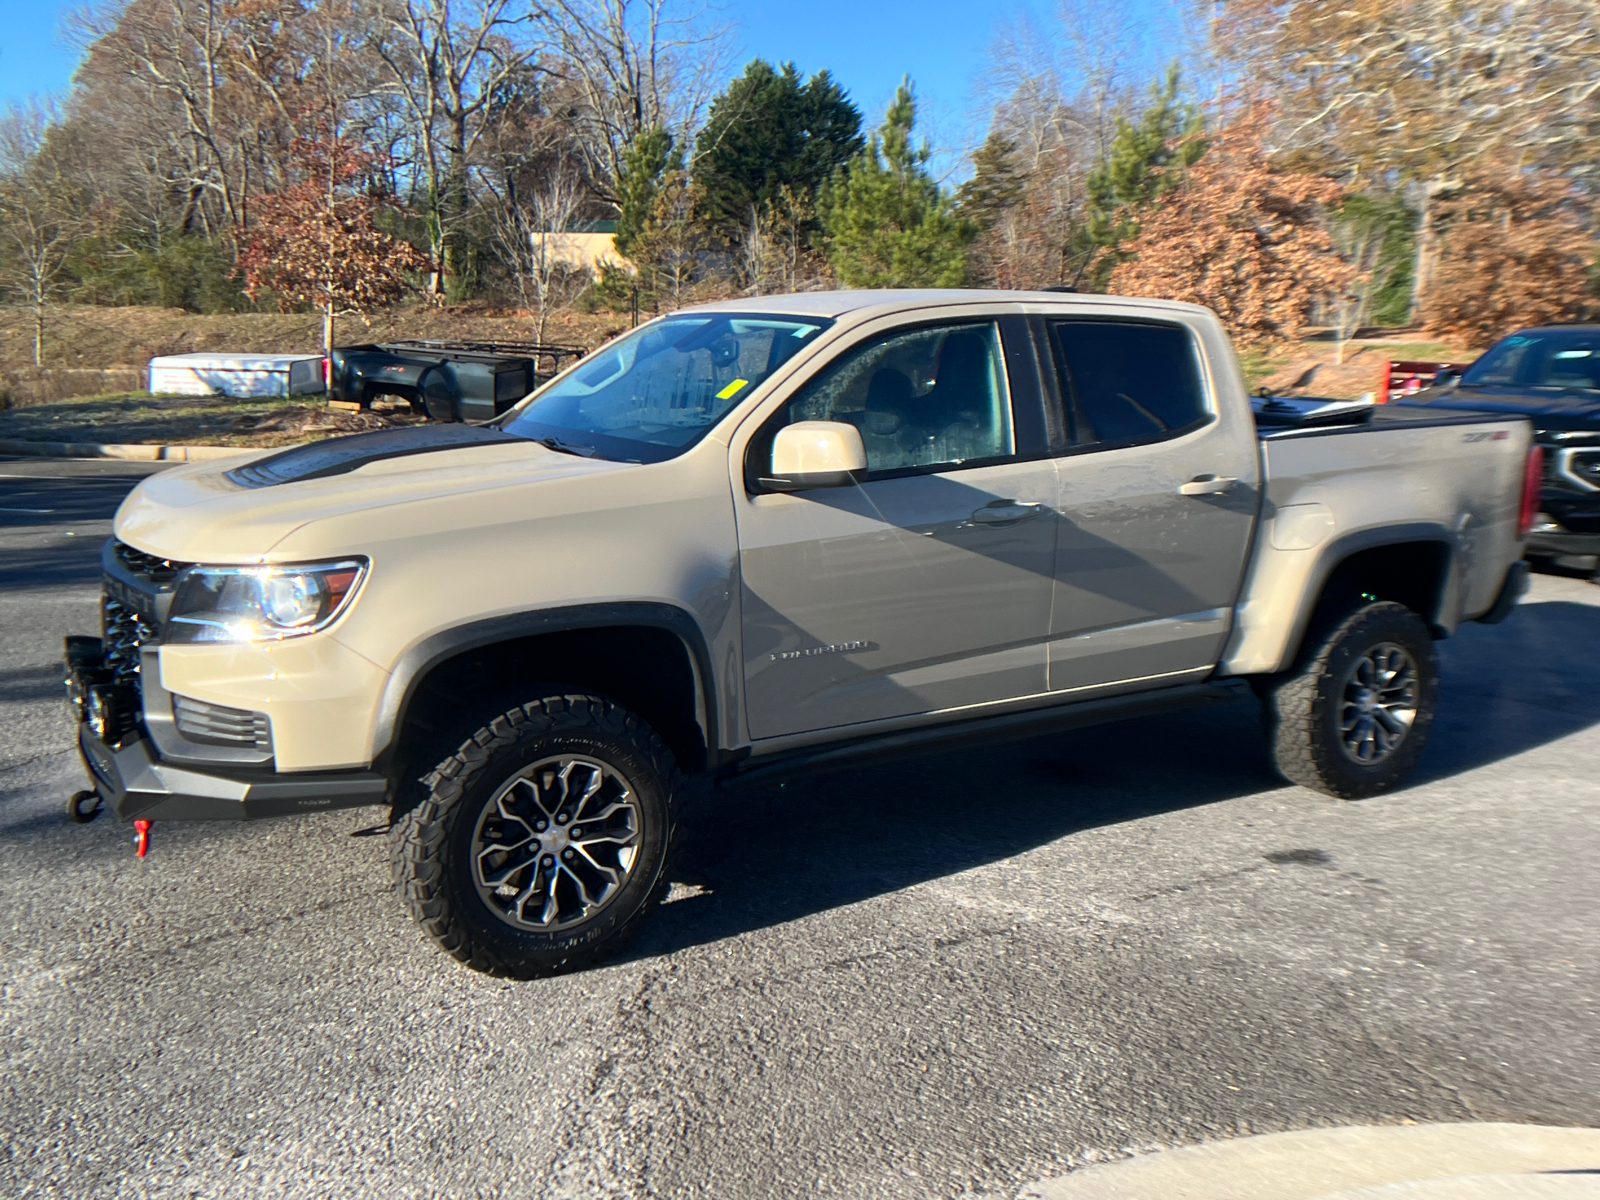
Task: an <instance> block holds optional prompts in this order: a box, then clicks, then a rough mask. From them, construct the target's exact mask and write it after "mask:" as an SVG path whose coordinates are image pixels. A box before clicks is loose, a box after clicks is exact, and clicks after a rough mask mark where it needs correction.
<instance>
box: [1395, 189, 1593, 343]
mask: <svg viewBox="0 0 1600 1200" xmlns="http://www.w3.org/2000/svg"><path fill="white" fill-rule="evenodd" d="M1430 216H1431V219H1432V221H1433V222H1434V228H1435V230H1436V231H1437V232H1438V236H1439V241H1440V244H1441V247H1442V252H1441V254H1440V259H1439V263H1438V266H1437V267H1435V269H1434V273H1433V277H1432V279H1431V281H1430V286H1429V288H1428V290H1427V293H1426V294H1425V295H1424V296H1423V298H1422V319H1423V321H1424V322H1425V323H1426V324H1427V326H1428V329H1429V330H1430V331H1431V332H1432V333H1434V334H1435V335H1437V336H1439V337H1442V338H1444V339H1446V340H1449V341H1457V342H1460V343H1461V344H1462V345H1467V346H1485V345H1488V344H1489V343H1490V342H1492V341H1494V340H1495V339H1496V338H1497V337H1500V336H1501V335H1503V334H1506V333H1510V332H1511V331H1512V330H1514V329H1517V328H1520V327H1523V326H1527V325H1539V324H1544V323H1546V322H1551V321H1572V320H1577V319H1579V318H1580V317H1582V316H1583V315H1584V310H1585V309H1586V308H1587V307H1588V306H1589V305H1590V304H1591V303H1592V301H1593V297H1592V296H1591V295H1590V294H1589V290H1588V284H1589V266H1590V264H1591V263H1592V262H1593V261H1594V258H1595V249H1596V247H1595V241H1594V238H1593V237H1592V236H1590V234H1589V232H1588V230H1587V229H1586V227H1585V224H1584V221H1583V218H1582V215H1581V214H1580V213H1579V211H1578V209H1577V199H1576V197H1575V196H1574V194H1573V192H1572V189H1571V187H1570V186H1569V185H1568V184H1567V183H1566V182H1565V181H1563V180H1559V179H1538V178H1529V177H1517V176H1509V177H1508V176H1504V175H1496V176H1493V177H1487V178H1485V177H1478V178H1473V179H1469V180H1467V182H1466V185H1465V186H1464V187H1463V188H1462V189H1461V190H1460V191H1458V192H1456V193H1454V194H1453V195H1449V196H1447V197H1441V198H1439V199H1436V200H1435V201H1434V206H1433V211H1432V213H1431V214H1430Z"/></svg>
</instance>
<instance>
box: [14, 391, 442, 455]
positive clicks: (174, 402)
mask: <svg viewBox="0 0 1600 1200" xmlns="http://www.w3.org/2000/svg"><path fill="white" fill-rule="evenodd" d="M422 420H424V418H422V417H416V416H413V415H412V414H411V412H410V409H409V408H405V407H399V406H396V407H395V408H392V409H390V410H388V411H385V412H381V413H376V412H360V413H354V412H343V411H340V410H335V409H330V408H328V407H327V406H326V405H324V404H322V403H321V402H319V401H313V402H311V403H306V402H305V401H303V400H293V401H289V400H235V399H231V398H229V397H226V396H152V395H150V394H149V393H147V392H136V393H131V394H130V393H122V394H116V395H109V396H78V397H75V398H72V399H68V400H56V401H52V402H49V403H43V404H32V405H27V406H25V407H20V408H13V409H10V410H8V411H6V412H0V438H16V439H20V440H23V441H30V442H122V443H134V444H144V445H191V446H243V447H259V446H291V445H295V444H296V443H299V442H311V441H317V440H319V439H321V438H325V437H333V436H335V435H337V434H342V433H364V432H366V431H368V430H373V429H389V428H392V427H394V426H397V425H411V424H416V423H418V422H420V421H422Z"/></svg>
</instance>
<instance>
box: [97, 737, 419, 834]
mask: <svg viewBox="0 0 1600 1200" xmlns="http://www.w3.org/2000/svg"><path fill="white" fill-rule="evenodd" d="M78 753H79V754H80V755H82V757H83V765H84V767H85V768H86V769H87V770H88V772H89V777H90V778H91V779H93V780H94V785H95V790H96V791H97V792H99V793H100V796H101V798H102V799H103V800H104V801H105V803H106V804H107V805H108V806H109V807H110V808H111V809H112V811H114V812H115V813H116V814H117V816H119V817H120V818H122V819H123V820H124V821H132V820H134V819H135V818H139V819H141V820H146V821H251V820H255V819H257V818H259V817H286V816H290V815H292V814H294V813H306V812H322V811H324V810H327V809H334V808H360V807H361V806H363V805H367V804H382V803H383V802H384V801H385V799H386V797H387V795H388V788H389V781H388V780H387V779H385V778H384V777H383V776H382V775H377V774H374V773H373V772H370V771H337V772H328V773H326V774H320V775H312V774H306V775H298V774H296V775H284V774H280V773H279V772H277V771H234V772H223V771H214V770H205V771H202V770H197V769H195V768H194V767H190V766H178V765H176V764H174V763H169V762H163V761H162V760H161V759H160V757H159V756H158V755H157V754H156V752H155V749H154V747H153V746H152V745H151V744H150V742H149V740H148V739H147V738H143V737H135V738H133V739H132V740H131V741H127V742H123V743H122V744H121V745H118V746H115V747H113V746H109V745H107V744H106V743H105V742H103V741H101V740H100V739H99V738H97V737H96V736H95V735H94V733H93V731H92V730H91V729H90V728H89V726H88V725H87V724H83V725H80V726H79V727H78Z"/></svg>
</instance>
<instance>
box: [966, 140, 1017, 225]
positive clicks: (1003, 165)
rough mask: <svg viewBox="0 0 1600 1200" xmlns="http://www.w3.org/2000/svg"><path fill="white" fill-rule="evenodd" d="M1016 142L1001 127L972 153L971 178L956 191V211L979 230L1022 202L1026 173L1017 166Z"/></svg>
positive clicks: (992, 223)
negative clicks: (1002, 131)
mask: <svg viewBox="0 0 1600 1200" xmlns="http://www.w3.org/2000/svg"><path fill="white" fill-rule="evenodd" d="M1016 153H1017V144H1016V143H1015V142H1013V141H1012V140H1011V139H1010V138H1008V137H1006V136H1005V134H1003V133H1001V132H1000V131H999V130H998V129H996V130H994V131H993V132H991V133H990V134H989V136H988V137H987V138H985V139H984V142H983V145H981V146H979V147H978V149H977V151H976V152H974V154H973V155H972V178H971V179H969V180H967V181H966V182H965V183H963V184H962V185H961V187H960V188H959V189H957V191H956V211H957V212H958V213H960V214H961V215H962V216H963V217H966V218H967V219H968V220H969V221H971V222H972V223H973V224H974V225H976V226H977V227H978V228H979V229H989V228H991V227H992V226H993V225H994V223H995V220H996V218H998V217H999V216H1000V214H1001V213H1003V212H1004V211H1005V210H1006V209H1008V208H1013V207H1015V206H1016V205H1017V204H1020V203H1021V202H1022V197H1023V194H1024V193H1025V192H1026V191H1027V184H1028V180H1027V176H1026V175H1025V174H1024V173H1023V172H1022V171H1019V170H1018V169H1017V164H1016Z"/></svg>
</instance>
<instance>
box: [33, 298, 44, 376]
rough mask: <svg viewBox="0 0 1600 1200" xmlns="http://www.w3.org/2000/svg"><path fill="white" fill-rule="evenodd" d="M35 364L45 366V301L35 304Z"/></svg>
mask: <svg viewBox="0 0 1600 1200" xmlns="http://www.w3.org/2000/svg"><path fill="white" fill-rule="evenodd" d="M33 365H34V366H36V367H42V366H44V301H43V300H39V301H36V302H35V303H34V306H33Z"/></svg>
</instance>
